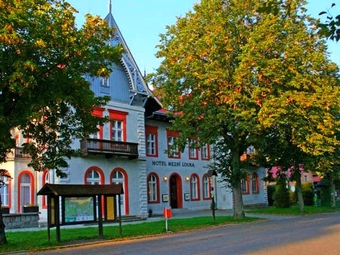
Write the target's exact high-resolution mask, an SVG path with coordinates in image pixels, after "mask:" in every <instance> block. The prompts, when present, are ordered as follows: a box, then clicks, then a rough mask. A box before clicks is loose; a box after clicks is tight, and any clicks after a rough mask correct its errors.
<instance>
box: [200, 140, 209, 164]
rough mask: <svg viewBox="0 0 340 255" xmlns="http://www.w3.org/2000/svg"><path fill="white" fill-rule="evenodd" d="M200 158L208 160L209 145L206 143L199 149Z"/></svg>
mask: <svg viewBox="0 0 340 255" xmlns="http://www.w3.org/2000/svg"><path fill="white" fill-rule="evenodd" d="M201 154H202V155H201V157H202V159H204V160H209V157H210V154H209V145H208V144H207V143H205V144H203V145H202V147H201Z"/></svg>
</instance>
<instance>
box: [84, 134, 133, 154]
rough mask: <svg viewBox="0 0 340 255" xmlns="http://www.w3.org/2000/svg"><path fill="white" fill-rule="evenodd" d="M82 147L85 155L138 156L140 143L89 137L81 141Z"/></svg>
mask: <svg viewBox="0 0 340 255" xmlns="http://www.w3.org/2000/svg"><path fill="white" fill-rule="evenodd" d="M80 149H81V151H82V152H83V155H85V156H87V155H105V156H106V157H108V158H110V157H113V156H117V157H128V158H129V159H136V158H138V143H127V142H118V141H111V140H101V139H92V138H87V139H84V140H81V141H80Z"/></svg>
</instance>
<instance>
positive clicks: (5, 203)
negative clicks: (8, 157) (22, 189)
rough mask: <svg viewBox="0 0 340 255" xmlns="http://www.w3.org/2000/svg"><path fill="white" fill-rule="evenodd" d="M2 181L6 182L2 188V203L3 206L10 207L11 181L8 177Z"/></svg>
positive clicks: (0, 190)
mask: <svg viewBox="0 0 340 255" xmlns="http://www.w3.org/2000/svg"><path fill="white" fill-rule="evenodd" d="M2 181H3V182H4V185H2V186H1V187H0V195H1V202H2V205H3V206H9V192H8V188H9V187H8V184H9V180H8V178H7V177H5V176H4V177H3V180H2Z"/></svg>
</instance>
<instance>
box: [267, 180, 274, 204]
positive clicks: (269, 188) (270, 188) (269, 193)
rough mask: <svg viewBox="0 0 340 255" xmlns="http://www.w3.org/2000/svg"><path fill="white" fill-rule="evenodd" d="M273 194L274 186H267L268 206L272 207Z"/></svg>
mask: <svg viewBox="0 0 340 255" xmlns="http://www.w3.org/2000/svg"><path fill="white" fill-rule="evenodd" d="M274 192H275V185H268V186H267V197H268V205H269V206H272V205H273V204H274V199H273V195H274Z"/></svg>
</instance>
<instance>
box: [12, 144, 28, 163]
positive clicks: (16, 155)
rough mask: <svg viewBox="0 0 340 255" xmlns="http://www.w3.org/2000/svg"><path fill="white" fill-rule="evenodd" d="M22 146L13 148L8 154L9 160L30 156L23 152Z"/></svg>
mask: <svg viewBox="0 0 340 255" xmlns="http://www.w3.org/2000/svg"><path fill="white" fill-rule="evenodd" d="M22 150H23V148H22V147H15V148H14V149H11V152H10V153H8V154H7V160H14V158H30V157H31V156H30V155H29V154H25V153H23V152H22Z"/></svg>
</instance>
